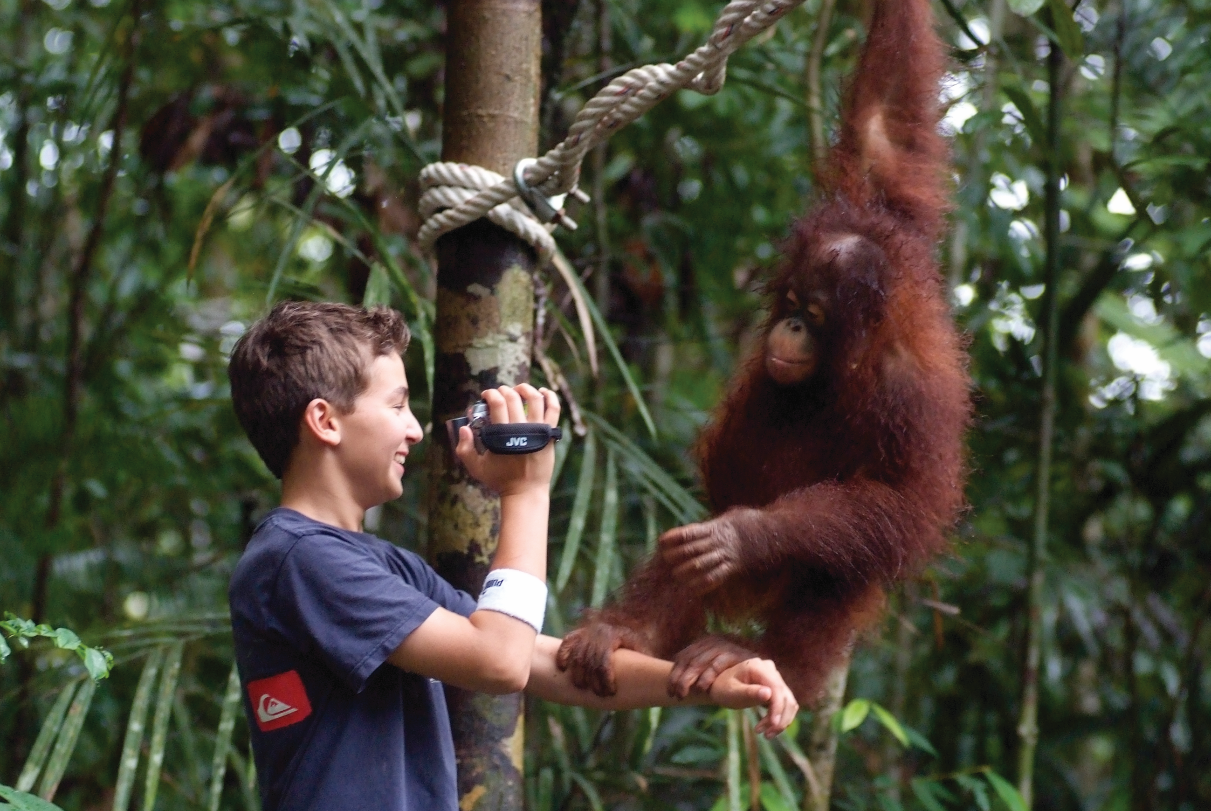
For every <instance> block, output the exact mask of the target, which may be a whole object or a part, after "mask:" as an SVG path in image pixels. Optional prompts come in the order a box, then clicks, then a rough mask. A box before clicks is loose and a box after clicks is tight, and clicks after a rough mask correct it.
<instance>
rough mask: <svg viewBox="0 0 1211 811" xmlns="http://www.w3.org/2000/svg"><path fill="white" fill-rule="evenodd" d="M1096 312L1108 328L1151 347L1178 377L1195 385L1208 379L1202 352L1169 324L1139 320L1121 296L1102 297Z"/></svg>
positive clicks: (1094, 308)
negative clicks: (1137, 339)
mask: <svg viewBox="0 0 1211 811" xmlns="http://www.w3.org/2000/svg"><path fill="white" fill-rule="evenodd" d="M1093 311H1094V312H1095V313H1097V315H1098V317H1099V318H1100V319H1101V320H1102V321H1104V322H1105V323H1106V324H1108V325H1109V326H1111V327H1114V328H1115V329H1117V330H1119V331H1121V332H1125V333H1127V334H1128V335H1130V336H1132V337H1134V338H1139V339H1141V340H1144V341H1147V342H1148V343H1150V344H1152V346H1153V347H1155V349H1156V353H1157V354H1158V355H1160V358H1161V360H1163V361H1165V362H1167V363H1169V364H1170V365H1171V366H1172V367H1173V371H1174V372H1176V373H1177V374H1179V375H1182V376H1183V377H1185V378H1187V379H1189V380H1192V381H1195V382H1201V381H1203V380H1205V379H1206V378H1207V371H1208V364H1207V359H1206V358H1204V357H1203V356H1202V354H1200V353H1199V351H1198V346H1197V345H1196V344H1195V343H1194V342H1193V341H1191V340H1190V339H1188V338H1186V337H1185V336H1183V335H1182V334H1181V333H1179V332H1178V331H1177V330H1175V329H1174V328H1173V326H1172V325H1171V324H1169V323H1168V322H1166V321H1162V322H1160V323H1158V324H1146V323H1144V322H1143V321H1140V320H1139V319H1137V318H1136V317H1135V316H1133V315H1132V314H1131V311H1130V310H1128V309H1127V302H1126V301H1125V300H1124V299H1123V296H1122V294H1121V293H1117V292H1107V293H1104V294H1102V296H1101V297H1100V298H1099V299H1098V300H1097V304H1095V305H1094V307H1093Z"/></svg>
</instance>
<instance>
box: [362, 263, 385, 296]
mask: <svg viewBox="0 0 1211 811" xmlns="http://www.w3.org/2000/svg"><path fill="white" fill-rule="evenodd" d="M390 304H391V278H390V277H389V276H388V275H387V269H386V268H384V267H383V266H382V265H381V264H380V263H378V262H375V263H374V265H373V266H372V267H371V268H370V278H369V279H368V280H367V281H366V292H365V294H364V295H363V296H362V306H363V307H376V306H379V305H382V306H389V305H390Z"/></svg>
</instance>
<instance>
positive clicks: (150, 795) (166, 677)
mask: <svg viewBox="0 0 1211 811" xmlns="http://www.w3.org/2000/svg"><path fill="white" fill-rule="evenodd" d="M184 651H185V643H184V642H179V641H178V642H174V643H172V644H171V645H169V646H168V652H167V653H166V654H165V657H164V673H163V675H161V676H160V692H159V695H158V696H157V697H156V714H155V717H154V718H153V719H152V722H151V744H150V746H149V747H148V751H147V774H146V776H145V778H146V779H145V781H144V784H143V811H154V809H155V807H156V793H157V792H158V791H159V788H160V768H161V767H162V766H163V765H164V747H165V746H166V745H167V743H168V722H169V720H170V719H171V718H172V705H173V697H174V696H175V695H176V692H177V679H178V677H179V676H180V675H181V656H182V655H183V654H184Z"/></svg>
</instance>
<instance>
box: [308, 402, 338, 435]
mask: <svg viewBox="0 0 1211 811" xmlns="http://www.w3.org/2000/svg"><path fill="white" fill-rule="evenodd" d="M302 422H303V425H302V430H303V431H306V432H307V433H309V434H310V435H311V436H312V437H314V438H315V440H316V441H317V442H319V443H320V444H322V445H329V446H332V447H336V446H337V445H339V444H341V424H340V412H338V411H337V409H336V406H334V405H332V403H330V402H328V401H327V400H325V399H323V398H321V397H317V398H315V399H314V400H312V401H311V402H310V403H308V404H307V407H306V408H305V409H303V420H302Z"/></svg>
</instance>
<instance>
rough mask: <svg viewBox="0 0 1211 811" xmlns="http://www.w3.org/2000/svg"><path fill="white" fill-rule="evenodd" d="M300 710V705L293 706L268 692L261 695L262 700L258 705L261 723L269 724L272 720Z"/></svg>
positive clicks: (258, 715)
mask: <svg viewBox="0 0 1211 811" xmlns="http://www.w3.org/2000/svg"><path fill="white" fill-rule="evenodd" d="M298 711H299V708H298V707H292V706H291V705H289V704H287V703H286V702H285V701H278V700H277V699H276V698H274V697H273V696H271V695H269V694H268V693H263V694H262V695H261V700H260V701H258V702H257V705H256V715H257V718H259V719H261V723H263V724H267V723H269V722H270V721H276V720H278V719H279V718H285V717H286V716H287V715H291V714H293V713H296V712H298Z"/></svg>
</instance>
